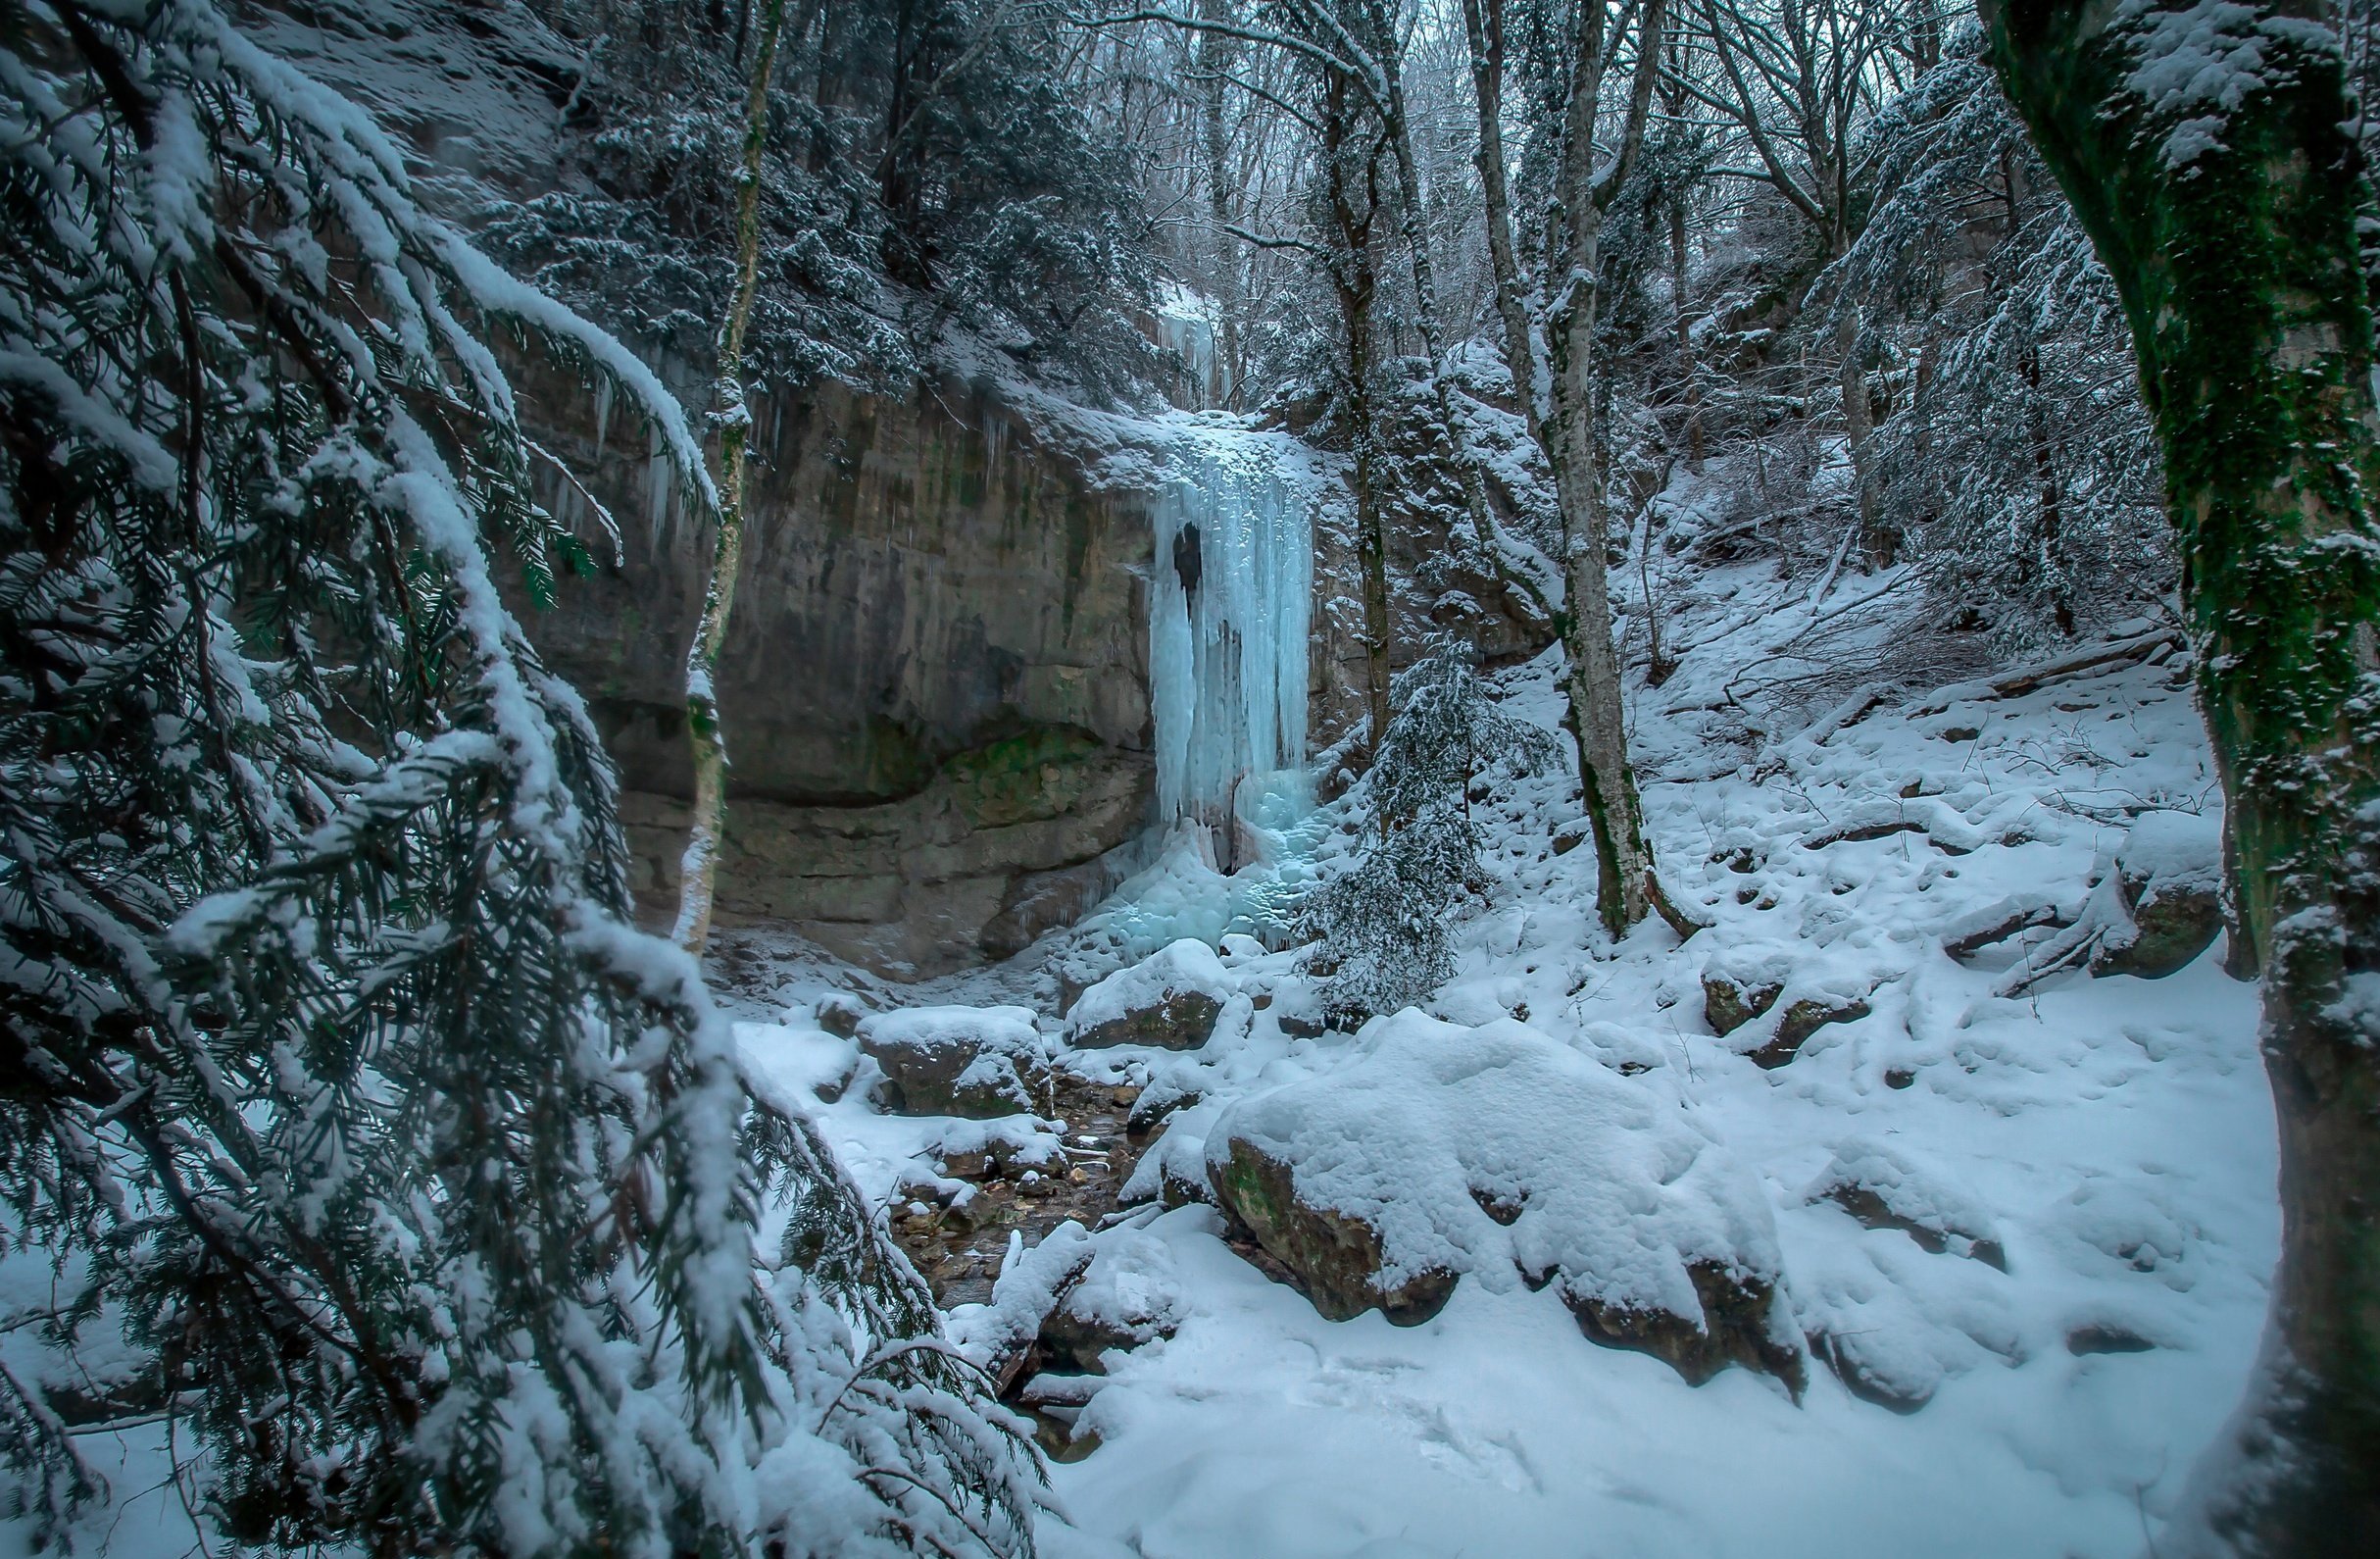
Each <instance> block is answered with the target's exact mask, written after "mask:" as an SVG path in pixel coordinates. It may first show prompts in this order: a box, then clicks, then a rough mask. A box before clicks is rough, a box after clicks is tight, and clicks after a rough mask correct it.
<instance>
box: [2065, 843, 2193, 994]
mask: <svg viewBox="0 0 2380 1559" xmlns="http://www.w3.org/2000/svg"><path fill="white" fill-rule="evenodd" d="M2114 877H2115V881H2114V885H2115V890H2116V892H2117V894H2118V895H2119V897H2120V899H2121V902H2122V908H2123V911H2124V913H2123V914H2122V915H2121V916H2118V917H2114V919H2115V920H2116V921H2117V924H2116V925H2114V926H2113V927H2110V928H2109V929H2108V930H2107V932H2106V933H2105V934H2104V935H2102V936H2101V938H2100V941H2099V946H2098V949H2097V951H2095V952H2094V953H2093V955H2092V958H2091V973H2092V974H2094V975H2138V976H2140V977H2141V978H2143V979H2145V980H2157V979H2161V978H2163V977H2164V976H2166V975H2170V974H2172V973H2173V972H2174V971H2176V970H2178V969H2180V968H2181V967H2182V966H2183V965H2185V964H2187V963H2189V962H2190V961H2191V960H2192V959H2194V958H2196V957H2198V955H2199V954H2201V953H2203V952H2205V951H2206V949H2207V947H2208V946H2209V945H2210V944H2211V943H2212V942H2213V941H2214V936H2215V932H2217V931H2219V930H2222V929H2223V897H2222V882H2223V820H2222V819H2221V818H2220V817H2202V816H2197V815H2194V814H2191V813H2188V812H2144V813H2142V814H2141V816H2140V818H2139V819H2138V820H2137V821H2135V822H2134V823H2133V825H2132V831H2131V832H2130V833H2128V834H2126V835H2125V836H2124V842H2123V844H2122V845H2121V846H2119V847H2118V848H2117V850H2116V852H2115V874H2114Z"/></svg>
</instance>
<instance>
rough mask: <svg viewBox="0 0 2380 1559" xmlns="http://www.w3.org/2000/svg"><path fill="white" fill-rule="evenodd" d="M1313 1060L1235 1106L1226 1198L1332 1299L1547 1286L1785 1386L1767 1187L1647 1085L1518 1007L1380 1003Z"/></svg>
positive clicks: (1594, 1318) (1664, 1355) (1225, 1133)
mask: <svg viewBox="0 0 2380 1559" xmlns="http://www.w3.org/2000/svg"><path fill="white" fill-rule="evenodd" d="M1359 1044H1360V1046H1361V1048H1360V1050H1359V1051H1358V1053H1357V1054H1356V1055H1355V1056H1354V1057H1353V1058H1352V1059H1350V1060H1349V1061H1348V1062H1347V1063H1346V1064H1345V1065H1344V1066H1341V1067H1339V1068H1336V1069H1334V1070H1333V1071H1331V1072H1329V1073H1326V1074H1324V1075H1322V1076H1319V1077H1315V1078H1311V1079H1308V1080H1306V1081H1299V1082H1294V1083H1290V1084H1288V1085H1287V1086H1284V1087H1281V1088H1276V1089H1274V1090H1273V1091H1271V1092H1269V1093H1264V1094H1259V1095H1257V1096H1255V1097H1253V1098H1249V1099H1245V1100H1243V1101H1241V1102H1239V1103H1237V1104H1234V1105H1232V1106H1231V1107H1229V1108H1228V1109H1226V1110H1225V1111H1224V1112H1223V1113H1222V1114H1221V1116H1220V1117H1219V1119H1217V1120H1216V1121H1215V1125H1214V1127H1213V1129H1212V1130H1211V1131H1210V1132H1209V1133H1208V1136H1207V1169H1208V1174H1209V1176H1210V1177H1211V1179H1212V1181H1213V1182H1214V1185H1215V1192H1216V1196H1217V1199H1218V1200H1219V1201H1220V1202H1221V1204H1222V1205H1223V1206H1224V1208H1225V1209H1226V1210H1227V1211H1229V1212H1230V1213H1231V1214H1232V1215H1233V1216H1235V1217H1237V1218H1239V1219H1240V1220H1241V1221H1242V1222H1243V1223H1245V1224H1246V1225H1247V1226H1248V1227H1249V1228H1250V1229H1251V1230H1252V1231H1253V1232H1255V1233H1256V1235H1257V1237H1258V1239H1259V1240H1260V1241H1262V1242H1263V1244H1264V1248H1265V1249H1266V1250H1267V1251H1268V1252H1270V1253H1271V1254H1272V1255H1273V1256H1274V1257H1275V1258H1276V1259H1278V1260H1279V1261H1280V1262H1281V1263H1282V1264H1283V1265H1284V1266H1286V1267H1288V1268H1289V1269H1290V1270H1291V1272H1293V1273H1294V1274H1296V1275H1297V1276H1298V1278H1299V1280H1300V1281H1301V1282H1303V1283H1305V1284H1306V1285H1307V1289H1308V1292H1309V1293H1310V1295H1311V1296H1312V1297H1313V1298H1314V1303H1315V1306H1316V1308H1317V1309H1320V1310H1321V1311H1322V1312H1323V1313H1324V1314H1325V1315H1329V1316H1332V1317H1333V1318H1344V1317H1347V1316H1351V1315H1354V1314H1356V1313H1358V1312H1360V1311H1362V1310H1364V1309H1366V1308H1370V1307H1372V1306H1375V1305H1376V1306H1379V1307H1380V1308H1381V1309H1382V1310H1383V1311H1384V1312H1385V1313H1386V1314H1387V1315H1388V1317H1389V1319H1390V1320H1392V1321H1400V1322H1406V1323H1412V1322H1417V1321H1422V1320H1426V1319H1428V1318H1429V1317H1430V1316H1431V1315H1433V1314H1435V1313H1436V1312H1437V1310H1438V1308H1439V1307H1440V1306H1441V1305H1443V1304H1444V1303H1445V1301H1446V1298H1447V1296H1448V1295H1449V1294H1451V1293H1452V1292H1453V1290H1454V1287H1455V1284H1456V1282H1458V1281H1459V1280H1460V1279H1462V1278H1463V1277H1466V1276H1468V1277H1473V1278H1475V1280H1476V1281H1478V1282H1485V1283H1487V1284H1489V1285H1490V1286H1492V1287H1503V1286H1506V1285H1512V1284H1518V1283H1521V1282H1526V1283H1528V1284H1530V1285H1532V1286H1540V1285H1544V1284H1548V1283H1551V1284H1553V1285H1554V1286H1555V1287H1556V1288H1557V1290H1558V1291H1559V1292H1560V1293H1561V1294H1562V1299H1563V1300H1564V1302H1565V1303H1567V1304H1568V1305H1569V1307H1570V1309H1571V1310H1572V1312H1573V1313H1574V1314H1576V1315H1577V1317H1578V1319H1579V1325H1580V1328H1581V1330H1582V1331H1584V1332H1585V1333H1586V1334H1587V1335H1588V1336H1589V1337H1592V1338H1594V1339H1595V1340H1596V1341H1599V1342H1604V1343H1608V1344H1611V1345H1613V1346H1620V1347H1633V1348H1640V1349H1642V1350H1644V1351H1646V1352H1649V1353H1652V1354H1654V1355H1655V1356H1657V1357H1659V1358H1661V1359H1664V1360H1666V1361H1667V1362H1668V1363H1669V1364H1671V1365H1672V1366H1674V1367H1675V1368H1676V1369H1677V1370H1678V1372H1679V1373H1680V1374H1681V1375H1683V1376H1685V1377H1686V1378H1687V1379H1688V1380H1689V1381H1696V1382H1699V1381H1702V1380H1705V1379H1707V1378H1709V1377H1710V1376H1711V1375H1712V1374H1714V1373H1715V1372H1716V1371H1718V1370H1719V1369H1721V1368H1723V1367H1724V1366H1725V1365H1727V1364H1729V1363H1740V1364H1744V1365H1747V1366H1749V1367H1751V1368H1754V1369H1760V1370H1766V1371H1769V1372H1770V1373H1773V1374H1775V1375H1777V1376H1779V1377H1781V1378H1783V1379H1785V1380H1786V1381H1787V1382H1789V1383H1793V1384H1794V1385H1796V1386H1797V1387H1798V1386H1799V1384H1800V1382H1801V1380H1802V1373H1803V1372H1802V1359H1801V1349H1800V1346H1799V1342H1798V1339H1797V1337H1796V1334H1795V1333H1794V1331H1793V1328H1792V1327H1791V1325H1790V1323H1789V1321H1788V1319H1787V1317H1786V1315H1785V1313H1784V1309H1783V1307H1782V1306H1781V1305H1780V1304H1779V1302H1778V1293H1777V1290H1778V1287H1779V1282H1780V1269H1781V1258H1780V1256H1779V1253H1778V1248H1777V1240H1776V1231H1775V1227H1774V1224H1773V1222H1772V1219H1771V1216H1770V1213H1769V1209H1768V1203H1767V1201H1766V1199H1765V1198H1764V1197H1763V1196H1762V1195H1761V1193H1760V1187H1759V1186H1758V1185H1757V1184H1756V1183H1755V1182H1753V1180H1752V1179H1751V1178H1750V1176H1748V1175H1747V1174H1746V1173H1745V1172H1744V1171H1743V1170H1742V1169H1741V1168H1740V1167H1738V1166H1737V1165H1736V1164H1735V1162H1734V1161H1733V1160H1732V1159H1731V1158H1730V1157H1729V1156H1728V1155H1727V1154H1726V1153H1725V1152H1724V1151H1723V1150H1722V1149H1720V1148H1719V1147H1718V1146H1717V1144H1715V1143H1714V1142H1712V1141H1711V1140H1710V1139H1709V1138H1708V1137H1706V1136H1704V1135H1703V1134H1702V1133H1701V1132H1697V1131H1695V1130H1694V1129H1693V1128H1692V1127H1690V1126H1688V1125H1687V1124H1685V1123H1684V1122H1682V1121H1680V1120H1679V1119H1678V1118H1677V1117H1676V1114H1675V1112H1674V1111H1670V1110H1664V1109H1661V1108H1659V1107H1658V1106H1657V1103H1656V1096H1655V1095H1654V1094H1653V1093H1652V1092H1650V1091H1648V1090H1647V1089H1646V1088H1645V1087H1644V1086H1643V1085H1642V1084H1639V1083H1633V1082H1630V1081H1627V1080H1625V1079H1623V1078H1621V1077H1620V1076H1619V1075H1618V1074H1616V1073H1614V1072H1612V1071H1611V1070H1609V1069H1607V1068H1605V1067H1603V1066H1601V1065H1599V1064H1597V1063H1596V1062H1594V1061H1591V1060H1589V1059H1587V1058H1586V1057H1584V1056H1582V1055H1580V1054H1578V1053H1577V1052H1576V1051H1573V1050H1571V1049H1569V1048H1567V1047H1566V1046H1563V1045H1562V1044H1560V1043H1558V1042H1556V1041H1555V1040H1553V1039H1550V1038H1547V1037H1546V1036H1545V1035H1543V1034H1541V1033H1539V1032H1537V1031H1535V1030H1532V1029H1530V1028H1528V1027H1527V1026H1526V1025H1524V1024H1520V1023H1516V1022H1513V1021H1511V1020H1505V1021H1501V1022H1497V1023H1491V1024H1488V1025H1486V1026H1484V1027H1482V1028H1478V1029H1465V1028H1461V1027H1459V1026H1457V1025H1454V1024H1448V1023H1442V1022H1440V1021H1438V1020H1436V1019H1433V1018H1429V1017H1425V1016H1423V1015H1422V1014H1420V1013H1418V1012H1413V1011H1408V1012H1405V1013H1401V1014H1399V1015H1397V1016H1396V1017H1394V1018H1387V1019H1381V1020H1378V1021H1375V1022H1374V1023H1372V1024H1371V1025H1369V1026H1367V1027H1366V1028H1365V1030H1364V1032H1363V1034H1362V1035H1361V1036H1360V1040H1359Z"/></svg>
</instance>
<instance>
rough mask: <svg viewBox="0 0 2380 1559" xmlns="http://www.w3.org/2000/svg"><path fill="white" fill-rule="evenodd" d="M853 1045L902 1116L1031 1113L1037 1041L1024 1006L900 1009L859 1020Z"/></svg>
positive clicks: (1039, 1067)
mask: <svg viewBox="0 0 2380 1559" xmlns="http://www.w3.org/2000/svg"><path fill="white" fill-rule="evenodd" d="M859 1040H860V1051H861V1053H862V1054H863V1055H866V1056H868V1058H869V1059H871V1060H873V1061H874V1062H875V1063H876V1065H877V1066H878V1067H879V1068H881V1069H882V1071H883V1073H884V1080H885V1081H886V1083H887V1084H889V1087H888V1090H887V1091H888V1093H889V1094H890V1097H889V1098H888V1099H887V1101H886V1102H887V1103H888V1104H889V1105H890V1106H891V1108H893V1109H894V1110H896V1111H897V1112H899V1113H901V1114H904V1115H958V1116H966V1117H969V1118H971V1119H975V1120H988V1119H992V1118H994V1117H997V1116H1004V1115H1016V1114H1018V1113H1020V1112H1023V1111H1026V1110H1029V1109H1030V1108H1031V1107H1032V1100H1031V1096H1030V1095H1029V1093H1028V1092H1027V1091H1026V1084H1027V1083H1028V1082H1029V1081H1033V1080H1034V1079H1036V1078H1037V1077H1038V1076H1039V1074H1040V1072H1041V1070H1042V1042H1041V1035H1040V1033H1039V1031H1036V1030H1035V1029H1034V1027H1033V1014H1032V1012H1031V1010H1030V1009H1029V1008H1024V1007H904V1008H902V1009H900V1010H899V1011H896V1012H880V1013H876V1014H874V1015H873V1016H871V1017H868V1018H864V1019H862V1020H861V1021H860V1025H859Z"/></svg>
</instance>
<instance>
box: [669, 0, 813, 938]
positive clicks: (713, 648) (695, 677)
mask: <svg viewBox="0 0 2380 1559" xmlns="http://www.w3.org/2000/svg"><path fill="white" fill-rule="evenodd" d="M784 20H785V0H765V3H764V5H763V7H762V11H761V28H760V37H759V40H758V43H759V47H758V49H757V51H756V52H755V54H754V56H753V61H752V89H751V93H750V95H749V97H748V98H747V99H746V101H745V107H744V166H743V170H742V173H741V174H740V175H739V176H738V179H737V183H736V191H735V246H736V277H735V296H734V299H733V300H732V301H731V302H730V303H729V305H728V308H727V318H726V320H725V321H724V322H723V323H722V324H721V325H720V327H719V377H718V378H717V379H716V380H715V381H714V382H713V384H712V399H713V402H714V404H715V406H716V408H717V409H716V411H715V413H714V415H715V417H716V418H717V419H718V422H719V533H718V537H717V539H716V540H715V542H714V543H713V547H712V554H711V579H710V582H709V584H708V585H707V586H706V587H705V589H704V592H703V615H702V619H701V621H700V622H698V623H697V624H696V625H695V629H694V643H693V644H692V646H691V647H689V648H688V650H687V651H686V732H687V736H688V738H689V739H690V740H691V742H692V744H693V749H694V827H693V830H692V831H691V832H690V833H689V834H688V835H687V838H686V853H685V856H684V858H683V859H682V860H681V861H680V862H679V865H678V884H677V926H676V929H675V930H673V931H672V932H671V934H672V935H673V936H674V937H675V938H676V940H677V944H678V945H679V946H680V947H683V948H685V949H686V951H688V952H690V953H695V954H700V953H701V952H702V950H703V944H704V943H705V942H707V941H709V940H710V939H711V906H712V901H713V899H714V897H715V895H716V890H717V885H718V877H719V850H720V848H721V846H722V845H723V844H724V842H725V839H726V829H727V733H726V730H725V729H724V728H723V727H722V726H721V725H720V723H719V650H720V649H721V647H723V646H724V645H725V644H726V642H727V618H728V614H729V613H730V612H732V611H733V610H734V608H735V578H736V575H737V574H738V573H739V572H740V571H741V569H742V567H743V560H744V471H745V455H746V451H747V447H748V446H749V444H750V443H751V440H752V409H751V408H750V407H749V406H748V405H746V404H745V401H744V327H745V326H746V325H748V324H749V323H750V321H751V319H752V299H753V295H754V293H756V292H757V291H758V290H759V288H760V268H761V152H762V150H763V149H764V148H765V147H766V146H767V144H768V140H769V68H770V66H772V65H773V64H774V63H775V60H776V40H777V30H778V28H779V26H780V25H782V24H783V22H784Z"/></svg>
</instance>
